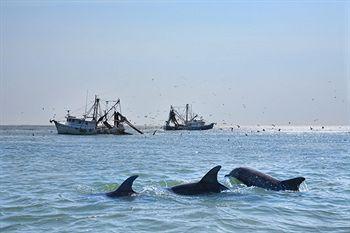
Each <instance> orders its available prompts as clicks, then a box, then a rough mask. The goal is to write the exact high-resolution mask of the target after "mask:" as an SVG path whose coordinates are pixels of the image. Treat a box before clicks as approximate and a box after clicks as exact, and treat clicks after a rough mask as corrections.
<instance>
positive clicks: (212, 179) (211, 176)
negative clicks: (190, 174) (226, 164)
mask: <svg viewBox="0 0 350 233" xmlns="http://www.w3.org/2000/svg"><path fill="white" fill-rule="evenodd" d="M220 169H221V166H220V165H219V166H216V167H213V168H212V169H211V170H210V171H208V173H207V174H205V176H203V178H202V179H201V180H200V181H199V183H212V184H216V183H219V182H218V172H219V170H220Z"/></svg>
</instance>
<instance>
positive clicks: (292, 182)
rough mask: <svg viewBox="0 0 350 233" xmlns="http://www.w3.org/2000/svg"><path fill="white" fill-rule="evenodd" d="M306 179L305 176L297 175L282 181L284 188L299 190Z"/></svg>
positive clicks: (281, 184)
mask: <svg viewBox="0 0 350 233" xmlns="http://www.w3.org/2000/svg"><path fill="white" fill-rule="evenodd" d="M304 180H305V178H304V177H297V178H293V179H289V180H283V181H281V182H280V186H281V189H282V190H292V191H299V186H300V184H301V183H302V182H303V181H304Z"/></svg>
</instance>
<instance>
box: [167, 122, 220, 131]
mask: <svg viewBox="0 0 350 233" xmlns="http://www.w3.org/2000/svg"><path fill="white" fill-rule="evenodd" d="M213 127H214V123H211V124H209V125H203V126H195V127H194V126H185V125H180V126H177V127H176V126H170V125H165V126H164V130H208V129H212V128H213Z"/></svg>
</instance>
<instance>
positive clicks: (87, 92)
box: [84, 90, 89, 119]
mask: <svg viewBox="0 0 350 233" xmlns="http://www.w3.org/2000/svg"><path fill="white" fill-rule="evenodd" d="M88 95H89V90H86V98H85V113H84V119H86V117H87V101H88Z"/></svg>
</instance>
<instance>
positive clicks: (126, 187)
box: [106, 175, 139, 197]
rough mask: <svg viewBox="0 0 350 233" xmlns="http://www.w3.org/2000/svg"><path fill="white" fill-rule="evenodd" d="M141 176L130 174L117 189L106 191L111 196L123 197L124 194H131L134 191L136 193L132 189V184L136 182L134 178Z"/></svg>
mask: <svg viewBox="0 0 350 233" xmlns="http://www.w3.org/2000/svg"><path fill="white" fill-rule="evenodd" d="M137 177H139V176H137V175H136V176H130V177H129V178H127V179H126V180H125V181H124V182H123V183H122V184H121V185H120V186H119V187H118V188H117V189H116V190H114V191H113V192H109V193H106V195H107V196H109V197H123V196H130V195H132V194H134V193H136V192H135V191H134V190H133V189H132V184H133V183H134V180H136V178H137Z"/></svg>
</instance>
